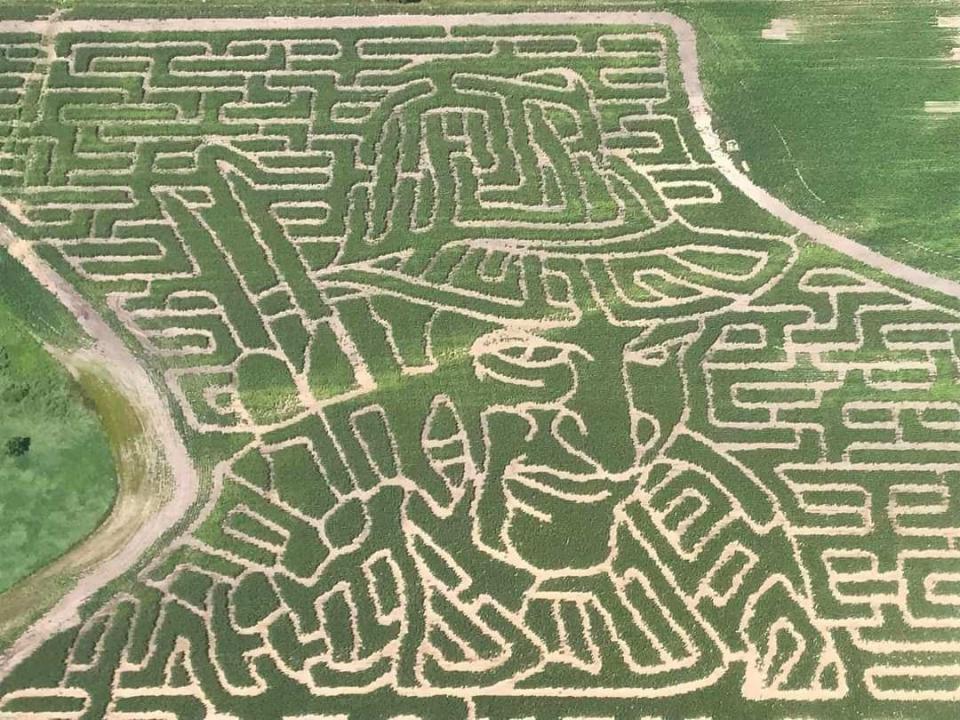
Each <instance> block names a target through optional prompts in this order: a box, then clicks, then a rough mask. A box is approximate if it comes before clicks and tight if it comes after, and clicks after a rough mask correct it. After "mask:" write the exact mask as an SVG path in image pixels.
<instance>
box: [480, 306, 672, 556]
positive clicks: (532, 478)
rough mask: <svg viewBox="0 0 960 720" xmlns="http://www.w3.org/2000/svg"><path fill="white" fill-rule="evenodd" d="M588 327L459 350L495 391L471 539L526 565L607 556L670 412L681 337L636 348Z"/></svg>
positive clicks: (610, 332)
mask: <svg viewBox="0 0 960 720" xmlns="http://www.w3.org/2000/svg"><path fill="white" fill-rule="evenodd" d="M596 320H597V322H595V323H592V324H590V325H585V326H584V327H579V328H575V329H573V330H570V331H567V332H564V333H561V334H560V336H561V337H562V339H548V338H547V337H541V336H536V335H532V334H528V333H510V332H503V331H497V332H494V333H491V334H489V335H486V336H484V337H482V338H480V340H478V341H477V342H476V343H475V344H474V346H473V348H472V351H471V352H472V355H473V358H474V367H475V371H476V375H477V378H478V380H479V381H480V382H481V383H483V384H485V385H492V384H496V385H498V386H500V387H499V388H498V391H499V394H501V395H502V396H503V401H502V403H501V404H498V405H496V406H493V407H491V408H489V409H487V410H486V411H485V418H486V425H485V430H486V433H485V435H486V437H485V441H486V443H487V454H486V466H485V472H484V475H483V479H482V481H481V482H482V487H481V491H480V500H479V506H478V507H479V513H478V519H479V523H480V525H479V531H480V537H481V538H483V540H484V541H485V543H486V544H487V545H488V546H490V547H492V548H496V549H498V550H501V551H503V552H505V553H506V555H507V556H508V557H509V558H510V559H511V561H514V562H517V563H519V564H521V565H525V566H527V567H529V568H530V569H533V570H547V571H563V570H587V569H591V568H596V567H599V566H600V565H602V564H603V563H604V562H606V561H607V560H608V558H609V556H610V553H611V548H612V543H613V540H612V537H611V535H612V532H613V524H614V523H613V514H614V510H615V508H616V507H617V505H618V504H619V503H621V502H622V501H623V500H625V499H626V498H627V497H628V496H629V495H630V494H631V493H632V492H634V491H635V490H636V489H637V487H638V486H639V485H640V484H641V483H642V478H643V474H644V469H645V464H646V463H648V462H649V460H650V459H651V458H653V457H654V456H655V455H656V453H657V451H658V450H659V449H660V448H661V447H662V445H663V443H664V442H665V441H666V439H667V438H668V437H669V435H670V433H671V431H672V430H673V428H674V427H675V426H676V424H677V423H678V422H679V420H680V417H681V414H682V410H683V398H684V391H683V381H682V377H681V368H680V354H681V349H682V345H683V341H684V339H682V338H680V339H674V340H672V341H671V342H670V343H669V344H665V345H661V346H659V347H656V348H653V349H650V348H645V347H643V346H642V345H643V344H642V342H639V341H638V340H639V339H638V338H636V337H635V335H636V332H635V331H633V330H629V329H627V330H625V329H623V328H616V327H613V326H611V325H609V324H608V323H606V322H603V321H602V320H601V319H600V318H596ZM548 337H549V336H548ZM488 518H496V520H495V521H493V522H491V521H489V520H488Z"/></svg>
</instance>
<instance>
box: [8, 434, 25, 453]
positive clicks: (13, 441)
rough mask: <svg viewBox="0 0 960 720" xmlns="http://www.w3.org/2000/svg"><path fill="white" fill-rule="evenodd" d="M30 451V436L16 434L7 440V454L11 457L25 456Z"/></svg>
mask: <svg viewBox="0 0 960 720" xmlns="http://www.w3.org/2000/svg"><path fill="white" fill-rule="evenodd" d="M28 452H30V438H28V437H26V436H23V435H15V436H14V437H12V438H10V439H9V440H7V455H8V456H9V457H23V456H24V455H26V454H27V453H28Z"/></svg>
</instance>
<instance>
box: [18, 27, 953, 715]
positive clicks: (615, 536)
mask: <svg viewBox="0 0 960 720" xmlns="http://www.w3.org/2000/svg"><path fill="white" fill-rule="evenodd" d="M694 40H695V35H694V28H692V27H691V26H690V25H689V24H687V23H686V22H685V21H684V20H682V19H680V18H679V17H678V16H676V15H671V14H667V13H639V12H608V13H603V12H595V13H573V14H570V13H567V14H550V13H539V14H527V15H504V16H499V17H489V16H487V17H479V16H476V17H471V16H462V17H458V16H454V15H437V16H424V17H389V18H388V17H382V18H377V21H376V22H371V21H370V20H368V19H363V18H356V17H334V18H316V19H309V18H302V19H299V20H297V19H290V18H288V19H284V18H274V19H272V20H269V21H268V20H262V19H260V20H257V19H254V20H249V21H244V20H242V19H226V20H222V21H218V20H209V21H196V20H190V21H182V22H178V21H170V22H167V23H157V24H154V25H152V26H146V25H145V24H144V23H141V22H136V21H134V22H130V23H124V22H122V21H118V22H115V23H112V24H111V23H107V22H102V21H98V22H90V23H85V22H84V21H81V20H77V21H70V20H65V21H62V22H59V23H51V24H47V23H44V22H40V23H15V22H7V23H0V48H2V49H3V56H2V64H0V83H2V84H0V87H4V88H7V89H8V90H7V91H6V92H5V93H4V94H3V95H0V101H2V102H5V103H6V104H5V105H0V138H2V144H0V200H2V201H0V215H2V218H0V219H2V221H3V223H4V224H5V225H6V226H7V227H8V228H9V229H10V231H11V233H12V235H13V236H16V239H14V240H11V241H9V245H10V250H11V253H12V254H15V255H16V256H17V257H18V258H19V259H21V260H23V261H24V262H25V265H26V266H27V267H30V268H31V270H33V271H34V272H35V274H37V275H38V277H41V278H43V279H44V282H45V284H47V285H48V286H50V287H51V289H54V290H55V291H56V292H57V293H58V295H59V296H60V297H61V298H64V297H67V298H68V299H69V298H71V297H72V296H71V295H70V293H71V292H74V293H76V294H77V295H78V296H82V297H83V298H85V301H88V302H89V303H90V307H89V308H87V306H86V305H82V306H81V305H80V304H78V303H77V301H76V300H74V301H73V302H74V305H73V306H72V307H77V308H78V307H82V308H83V310H82V311H78V313H77V314H78V316H79V317H80V319H81V321H82V322H85V323H87V325H86V327H88V328H89V327H96V323H97V322H99V318H100V316H102V318H103V320H104V321H106V323H107V324H109V328H112V331H113V332H116V333H119V334H120V335H121V336H122V337H123V339H124V340H125V341H126V343H127V347H128V348H130V349H131V351H132V352H133V353H134V354H135V356H136V358H137V359H138V360H139V361H140V362H142V364H143V366H144V371H145V372H149V373H150V375H151V377H153V378H156V379H157V380H158V382H159V383H160V384H161V385H162V387H163V389H164V392H165V393H166V395H167V397H168V398H169V401H170V406H171V408H172V415H173V419H172V421H171V423H170V428H169V432H170V433H171V434H174V433H175V434H176V435H177V436H178V437H180V436H182V437H183V439H184V440H185V441H186V445H187V449H188V450H189V453H190V456H191V458H192V461H193V464H194V465H195V467H196V469H197V471H198V472H199V474H200V476H201V481H202V487H197V488H194V489H193V492H194V495H193V496H191V498H189V499H194V498H195V499H196V500H197V506H196V507H195V509H194V511H193V512H192V514H191V513H187V512H186V510H185V508H186V506H185V505H184V506H183V508H184V512H183V514H182V515H180V516H178V518H177V519H178V522H179V524H170V525H168V526H166V527H170V528H172V532H171V533H170V536H171V537H170V541H169V544H168V549H167V550H165V551H164V552H162V553H159V554H157V555H155V556H151V557H152V559H150V560H149V562H147V563H146V565H144V566H139V567H134V566H133V565H131V568H132V569H131V571H130V572H129V573H127V574H126V575H125V576H123V577H119V579H117V580H115V581H114V582H112V583H111V584H109V585H107V587H106V590H104V591H103V592H100V593H98V594H97V595H96V596H94V598H93V600H91V601H90V602H88V603H86V604H85V606H84V607H83V608H82V612H81V616H82V621H81V622H79V623H73V624H72V625H71V626H70V627H66V628H65V629H63V631H62V632H58V633H53V634H43V633H38V632H36V631H27V633H25V635H24V636H23V637H22V638H21V641H20V643H19V644H18V645H17V646H16V647H15V650H16V652H15V654H12V655H11V654H8V655H7V656H6V657H5V658H3V659H4V665H3V671H4V673H5V675H4V677H3V679H2V680H0V718H3V719H4V720H6V718H32V717H36V718H40V717H64V718H99V717H117V718H121V717H122V718H135V717H136V718H140V717H184V718H186V717H198V718H200V717H204V718H256V719H258V720H259V719H260V718H277V719H279V718H284V717H313V718H338V720H340V719H342V718H347V719H348V720H360V718H363V719H364V720H366V719H368V718H384V719H386V718H399V717H404V718H423V719H426V718H431V719H433V718H437V719H440V718H443V719H447V718H471V719H473V718H499V719H502V720H506V719H507V718H512V719H518V718H528V717H533V718H537V719H538V720H546V719H547V718H557V719H559V718H597V717H624V718H625V717H669V718H694V717H711V718H733V717H743V716H744V715H745V714H746V715H747V716H749V717H751V718H770V719H771V720H772V719H773V718H778V719H779V718H787V717H816V718H824V719H825V718H846V717H858V716H860V717H901V718H909V719H911V720H927V719H928V718H929V719H936V718H949V717H952V716H953V715H952V714H953V713H954V712H955V707H956V702H957V700H958V699H960V675H958V672H957V667H958V661H960V622H958V620H960V612H958V611H960V593H958V590H957V583H958V578H960V548H958V547H957V536H958V534H960V522H958V517H960V516H958V514H957V502H958V495H957V493H958V492H960V488H958V487H957V486H958V484H960V471H958V470H957V468H958V461H960V439H958V438H960V435H958V431H960V385H958V383H957V374H958V372H960V357H958V355H960V302H958V301H957V300H956V297H955V296H954V297H951V296H950V293H951V292H954V291H955V290H956V287H957V286H956V285H955V284H951V283H950V282H949V280H944V279H942V278H941V279H938V278H933V277H930V276H927V275H924V274H923V273H922V272H917V271H916V269H911V268H909V267H905V266H900V265H897V264H896V263H895V262H891V261H889V259H887V258H884V257H882V256H880V255H877V254H874V253H871V252H870V250H869V249H868V248H866V247H863V246H857V245H856V244H854V243H851V242H849V241H846V240H845V239H844V238H837V237H835V236H833V235H832V234H830V233H829V232H828V231H826V230H824V229H823V228H819V227H818V226H816V224H815V223H811V222H809V221H807V220H806V219H805V218H800V217H799V216H796V214H795V213H791V212H790V211H789V210H788V209H787V208H785V207H783V206H782V204H779V203H778V202H777V201H776V200H774V199H773V198H772V197H770V196H769V195H767V194H766V193H765V192H764V191H763V190H761V189H759V188H758V187H757V186H756V185H755V184H754V183H752V181H751V179H750V177H749V176H748V175H747V174H745V172H744V171H743V170H742V169H741V168H742V166H741V164H740V163H741V158H739V157H737V158H732V157H730V155H728V154H727V153H726V152H725V151H724V150H723V145H722V142H721V141H722V139H723V137H722V135H721V136H718V135H717V133H716V131H715V129H714V127H713V125H712V122H711V117H710V115H709V108H708V107H707V106H706V104H705V101H704V97H703V94H702V88H701V86H700V78H699V76H698V74H697V70H698V67H697V55H696V47H695V45H694ZM798 228H803V231H801V230H800V229H798ZM814 240H816V241H817V242H816V243H815V242H814ZM837 249H840V250H843V251H844V252H847V253H848V254H850V255H852V256H853V257H847V256H845V255H843V254H841V253H840V252H838V251H837ZM53 271H56V274H54V272H53ZM911 281H916V282H917V283H918V284H911ZM67 286H69V288H68V287H67ZM937 289H940V290H942V291H944V292H943V293H938V292H936V290H937ZM104 327H105V328H106V327H107V326H106V325H104ZM174 424H175V425H176V431H174V430H173V426H174ZM161 434H163V433H161ZM172 465H173V474H174V475H176V474H177V468H178V467H180V466H179V465H177V463H176V462H173V463H172ZM184 487H186V486H184ZM178 497H180V496H178ZM182 499H183V498H182V497H180V500H182ZM117 577H118V576H117V575H116V574H114V576H113V578H117Z"/></svg>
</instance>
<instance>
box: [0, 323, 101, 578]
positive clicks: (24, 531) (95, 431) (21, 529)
mask: <svg viewBox="0 0 960 720" xmlns="http://www.w3.org/2000/svg"><path fill="white" fill-rule="evenodd" d="M17 437H24V438H30V446H29V449H28V451H26V452H25V453H24V454H23V455H22V456H14V455H12V454H10V453H9V452H8V450H7V447H6V445H7V443H8V442H10V441H11V440H12V439H13V438H17ZM115 494H116V479H115V476H114V469H113V459H112V457H111V455H110V448H109V446H108V444H107V439H106V436H105V434H104V432H103V429H102V428H101V426H100V420H99V418H98V416H97V414H96V413H95V412H94V410H93V408H92V407H90V406H89V405H88V404H87V402H86V401H85V400H84V397H83V395H82V393H81V391H80V388H79V386H78V385H77V384H76V382H75V381H74V380H73V379H72V378H71V377H70V376H69V375H67V373H66V371H65V370H64V369H63V368H62V367H60V365H59V364H58V363H57V361H56V360H54V359H53V358H52V357H50V356H49V355H48V354H47V353H46V352H45V351H44V349H43V348H42V347H41V346H40V345H39V343H37V341H36V340H34V339H33V338H32V337H31V336H30V335H29V334H28V332H27V330H26V328H25V327H23V326H22V325H21V324H20V322H19V320H18V319H17V318H16V317H15V316H13V315H12V314H11V313H10V311H9V310H7V309H6V308H5V307H3V306H2V305H0V544H2V546H3V549H4V552H3V554H2V556H0V593H2V592H3V591H4V590H7V589H8V588H10V587H11V586H12V585H13V584H15V583H16V582H17V581H18V580H21V579H22V578H24V577H26V576H27V575H28V574H30V573H31V572H33V571H35V570H37V569H38V568H40V567H42V566H44V565H45V564H47V563H48V562H50V561H51V560H53V559H54V558H56V557H58V556H59V555H60V554H62V553H63V552H64V551H65V550H67V549H68V548H69V547H70V546H71V545H73V544H74V543H76V542H78V541H80V540H82V539H83V538H84V537H85V536H86V535H87V533H89V532H90V531H91V530H93V528H94V527H96V526H97V524H98V523H99V522H100V520H101V519H102V518H103V517H104V515H106V513H107V511H109V509H110V506H111V504H112V503H113V498H114V495H115Z"/></svg>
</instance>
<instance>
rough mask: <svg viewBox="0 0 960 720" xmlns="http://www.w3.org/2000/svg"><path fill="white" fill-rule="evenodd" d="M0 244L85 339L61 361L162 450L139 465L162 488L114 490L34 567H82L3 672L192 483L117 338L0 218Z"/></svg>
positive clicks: (143, 375)
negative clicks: (116, 396) (76, 534)
mask: <svg viewBox="0 0 960 720" xmlns="http://www.w3.org/2000/svg"><path fill="white" fill-rule="evenodd" d="M0 245H2V246H4V247H6V248H7V250H8V251H9V252H10V254H11V255H12V256H13V257H15V258H16V259H17V260H19V261H20V262H21V263H22V264H23V265H24V266H25V267H26V268H27V269H28V270H29V271H30V273H31V274H32V275H33V276H34V277H35V278H36V279H37V280H38V281H39V282H40V283H41V284H42V285H43V287H44V288H46V289H47V290H48V291H49V292H51V293H53V294H54V295H55V296H56V297H57V299H58V300H60V302H61V303H63V305H64V306H65V307H66V308H67V309H68V310H69V311H70V312H71V314H72V315H73V316H74V317H75V318H76V319H77V321H78V322H79V323H80V326H81V327H82V328H83V329H84V330H85V331H86V332H87V334H89V335H90V337H91V338H93V340H94V344H93V346H92V347H90V348H88V349H84V350H81V351H79V352H77V353H74V354H72V355H70V356H69V359H68V367H69V366H70V365H74V366H76V367H78V368H81V369H82V368H88V369H89V370H90V371H92V372H95V373H96V374H97V375H99V376H100V377H102V378H103V380H104V381H106V382H108V383H109V384H110V386H111V387H112V388H113V389H114V390H116V391H117V392H119V393H121V394H122V395H123V396H124V397H125V399H126V400H127V401H128V402H129V403H130V405H131V406H132V407H133V408H134V409H135V411H136V414H137V417H138V418H139V420H140V423H141V424H142V426H143V436H144V437H146V438H150V439H151V441H152V443H154V444H155V445H156V447H157V448H158V449H159V450H160V451H161V452H162V457H161V458H156V457H154V458H152V460H148V461H147V463H146V471H147V472H155V473H159V474H160V476H159V477H156V476H154V477H150V478H148V479H147V481H148V482H149V484H150V487H151V488H154V489H156V490H157V491H158V492H159V493H162V494H158V495H155V496H153V497H152V498H150V500H149V501H146V502H145V501H144V498H143V497H142V496H139V494H134V495H132V496H131V495H126V496H124V494H123V493H121V494H120V495H118V500H117V503H116V504H115V506H114V508H113V510H112V511H111V513H110V515H109V516H108V517H107V519H106V521H105V522H104V523H103V524H101V525H100V527H99V528H98V529H97V530H96V531H94V533H93V534H92V535H91V536H90V537H88V538H87V539H86V540H85V541H83V542H82V543H80V544H79V545H78V546H76V547H75V548H74V549H73V550H71V551H69V552H68V553H67V554H66V555H64V556H62V557H61V558H60V559H59V560H57V561H54V563H53V564H52V565H50V566H48V567H47V568H45V569H44V570H41V571H40V573H38V575H40V576H41V577H42V576H44V575H46V574H47V573H48V572H49V571H51V570H58V571H60V573H62V574H64V575H69V574H70V570H73V571H74V572H77V571H80V572H83V571H84V570H85V571H86V572H85V573H83V574H81V576H80V578H79V580H78V581H77V583H76V585H75V586H74V587H73V588H72V589H71V590H70V591H69V592H68V593H67V594H66V595H65V596H64V597H63V598H61V599H60V601H59V602H58V603H57V604H56V605H55V606H54V607H53V608H52V609H51V610H50V611H49V612H48V613H47V614H46V615H44V616H43V617H42V618H41V619H40V620H39V621H37V622H36V623H34V624H33V625H31V626H30V628H29V629H27V630H26V631H25V632H24V633H23V634H22V635H21V636H20V637H19V638H18V639H17V641H16V642H15V643H14V644H13V645H11V646H10V648H9V649H8V650H7V651H6V652H5V653H3V654H2V655H0V677H3V676H5V675H6V674H7V673H8V672H9V671H10V670H12V669H13V667H14V666H15V665H17V663H19V662H20V661H21V660H23V659H24V658H25V657H27V656H29V655H30V654H31V653H33V652H34V651H35V650H36V649H37V648H38V647H39V646H40V645H41V644H42V643H43V642H44V641H45V640H47V639H49V638H50V637H52V636H53V635H55V634H56V633H57V632H59V631H61V630H64V629H66V628H69V627H71V626H73V625H76V624H77V623H78V622H79V621H80V616H79V613H78V611H79V608H80V606H81V605H82V604H83V602H84V601H85V600H86V599H87V598H89V597H90V596H91V595H92V594H93V593H94V592H96V591H97V590H98V589H99V588H101V587H103V586H104V585H105V584H106V583H108V582H110V581H111V580H114V579H115V578H117V577H119V576H120V575H122V574H123V573H124V572H125V571H126V570H128V569H129V568H131V567H132V566H133V565H134V564H135V563H136V562H137V560H138V559H139V558H140V557H141V556H142V555H143V554H144V553H145V552H146V551H147V550H148V549H149V548H150V547H151V546H152V545H153V544H154V543H156V542H157V541H158V540H159V539H160V538H161V537H162V536H163V534H164V533H166V532H167V531H168V530H170V529H171V528H172V527H173V526H174V525H175V524H176V523H177V521H178V520H180V519H181V518H182V517H183V516H184V515H185V514H186V513H187V511H188V510H189V509H190V507H191V506H192V505H193V503H194V501H195V500H196V499H197V495H198V492H199V482H198V479H197V473H196V471H195V469H194V466H193V462H192V461H191V460H190V456H189V455H188V454H187V449H186V447H185V446H184V444H183V440H182V439H181V437H180V434H179V433H178V432H177V429H176V426H175V424H174V421H173V417H172V416H171V414H170V409H169V407H168V405H167V403H166V402H165V401H164V400H163V398H162V397H161V396H160V393H159V392H158V391H157V388H156V387H155V386H154V384H153V382H152V381H151V379H150V376H149V375H148V374H147V372H146V371H145V370H144V368H143V367H142V366H141V365H140V364H139V362H138V361H137V359H136V358H135V357H134V356H133V354H132V353H131V352H130V351H129V350H128V349H127V347H126V346H125V345H124V343H123V341H122V340H121V339H120V337H119V336H118V335H117V334H116V333H115V332H114V331H113V329H112V328H111V327H110V326H109V325H107V323H106V322H104V320H103V318H101V317H100V315H99V314H98V313H97V312H96V310H94V308H93V306H91V305H90V304H89V303H88V302H87V301H86V300H84V299H83V298H82V297H80V294H79V293H78V292H77V291H76V290H75V289H74V288H73V287H72V286H71V285H70V284H69V283H67V281H66V280H64V279H63V278H62V277H60V275H59V274H57V273H56V271H54V270H53V268H51V267H50V266H49V265H48V264H47V263H45V262H44V261H43V260H42V259H41V258H39V257H38V256H37V255H36V253H35V252H34V251H33V248H32V247H31V246H30V245H29V244H28V243H26V242H23V241H18V240H16V239H15V238H14V237H13V235H12V234H11V233H10V231H9V230H8V229H7V228H5V227H3V226H2V225H0ZM147 455H148V457H149V455H150V453H147ZM100 560H102V562H100ZM61 561H69V562H70V565H71V567H70V568H67V567H62V566H61ZM74 562H76V564H74ZM91 564H92V565H93V567H92V568H91V567H90V565H91Z"/></svg>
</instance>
